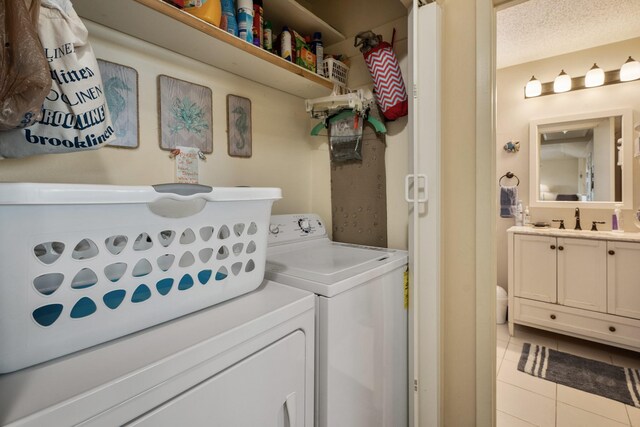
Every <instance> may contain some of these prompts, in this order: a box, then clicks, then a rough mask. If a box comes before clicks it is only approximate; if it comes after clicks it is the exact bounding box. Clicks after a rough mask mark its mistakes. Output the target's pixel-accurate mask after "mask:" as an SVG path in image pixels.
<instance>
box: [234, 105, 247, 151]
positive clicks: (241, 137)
mask: <svg viewBox="0 0 640 427" xmlns="http://www.w3.org/2000/svg"><path fill="white" fill-rule="evenodd" d="M233 113H234V114H236V121H235V126H236V130H237V134H236V135H237V137H236V139H235V142H234V144H235V146H236V148H237V149H238V150H242V149H244V147H245V145H247V142H246V138H247V131H248V130H249V125H248V124H247V112H246V111H245V110H244V108H242V107H236V108H234V109H233Z"/></svg>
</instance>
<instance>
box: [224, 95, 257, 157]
mask: <svg viewBox="0 0 640 427" xmlns="http://www.w3.org/2000/svg"><path fill="white" fill-rule="evenodd" d="M227 120H228V122H227V123H228V132H227V142H228V150H229V155H230V156H233V157H251V152H252V147H251V145H252V137H251V100H250V99H248V98H243V97H241V96H236V95H227Z"/></svg>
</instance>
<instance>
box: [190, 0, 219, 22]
mask: <svg viewBox="0 0 640 427" xmlns="http://www.w3.org/2000/svg"><path fill="white" fill-rule="evenodd" d="M184 10H185V11H186V12H189V13H190V14H192V15H193V16H197V17H198V18H200V19H202V20H203V21H207V22H208V23H210V24H213V25H215V26H216V27H220V18H221V14H222V13H221V6H220V0H201V1H199V2H197V3H196V5H194V6H193V7H187V8H185V9H184Z"/></svg>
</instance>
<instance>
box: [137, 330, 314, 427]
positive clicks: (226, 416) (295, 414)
mask: <svg viewBox="0 0 640 427" xmlns="http://www.w3.org/2000/svg"><path fill="white" fill-rule="evenodd" d="M304 380H305V335H304V333H302V332H301V331H296V332H294V333H292V334H291V335H288V336H287V337H285V338H283V339H281V340H280V341H278V342H276V343H274V344H272V345H270V346H269V347H266V348H265V349H263V350H261V351H259V352H257V353H255V354H253V355H252V356H250V357H248V358H247V359H245V360H243V361H241V362H238V363H237V364H235V365H233V366H232V367H230V368H229V369H227V370H226V371H223V372H222V373H220V374H218V375H215V376H213V377H211V378H209V379H208V380H206V381H204V382H202V383H201V384H199V385H197V386H195V387H194V388H192V389H191V390H188V391H186V392H185V393H182V394H180V395H178V396H177V397H175V398H173V399H171V400H169V401H168V402H166V403H165V404H163V405H161V406H159V407H158V408H156V409H155V410H153V411H151V412H149V413H147V414H146V415H143V416H142V417H140V418H137V419H136V420H134V421H133V422H131V423H130V424H128V425H129V426H149V427H151V426H153V427H160V426H167V427H169V426H171V427H174V426H205V425H207V426H221V427H222V426H234V427H256V426H261V427H302V426H304V419H305V414H304V407H305V406H304V402H305V398H306V396H305V393H304V386H305V381H304ZM308 427H311V426H308Z"/></svg>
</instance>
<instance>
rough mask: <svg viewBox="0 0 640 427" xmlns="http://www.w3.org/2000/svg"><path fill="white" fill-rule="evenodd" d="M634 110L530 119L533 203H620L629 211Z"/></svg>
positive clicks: (540, 205) (587, 204)
mask: <svg viewBox="0 0 640 427" xmlns="http://www.w3.org/2000/svg"><path fill="white" fill-rule="evenodd" d="M632 114H633V113H632V111H631V110H614V111H604V112H599V113H587V114H579V115H574V116H570V117H559V118H550V119H544V120H537V121H533V122H531V128H530V133H531V135H530V141H531V147H530V149H531V153H530V174H531V175H530V186H531V187H530V194H531V195H532V197H531V199H532V200H531V201H530V204H531V206H537V207H543V206H546V207H562V206H567V205H571V206H585V207H588V206H590V207H603V208H604V207H613V204H614V203H616V202H618V203H620V202H622V203H624V205H625V208H627V209H629V208H630V207H631V202H632V201H631V194H632V192H631V185H632V179H633V177H632V173H633V168H632V161H631V160H632V157H631V151H632V147H631V144H632V141H631V138H632V127H631V126H632V123H633V117H632ZM625 159H626V162H628V164H629V167H627V168H625V167H624V164H625ZM627 205H629V206H627Z"/></svg>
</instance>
